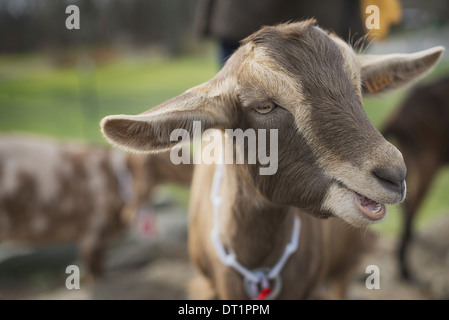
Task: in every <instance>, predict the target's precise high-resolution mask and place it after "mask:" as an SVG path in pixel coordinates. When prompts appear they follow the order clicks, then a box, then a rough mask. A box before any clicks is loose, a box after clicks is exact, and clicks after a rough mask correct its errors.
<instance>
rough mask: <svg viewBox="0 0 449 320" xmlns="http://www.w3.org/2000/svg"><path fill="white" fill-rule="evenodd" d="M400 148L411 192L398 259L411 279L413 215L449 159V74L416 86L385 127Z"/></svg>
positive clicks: (385, 130) (404, 273)
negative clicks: (409, 252) (408, 261)
mask: <svg viewBox="0 0 449 320" xmlns="http://www.w3.org/2000/svg"><path fill="white" fill-rule="evenodd" d="M383 134H384V136H385V137H387V138H389V139H391V140H392V141H393V142H394V143H395V144H397V147H398V148H399V149H400V151H401V152H402V154H403V156H404V160H405V163H406V165H407V168H408V174H407V176H408V178H407V185H408V188H409V196H408V197H407V200H406V201H405V203H404V207H403V208H404V225H403V231H402V237H401V241H400V245H399V252H398V259H399V265H400V271H401V276H402V277H403V278H405V279H409V280H410V279H411V278H412V276H411V273H410V269H409V266H408V263H407V252H408V248H409V246H410V242H411V240H412V227H413V219H414V217H415V216H416V214H417V212H418V209H419V207H420V205H421V203H422V201H423V200H424V198H425V196H426V194H427V191H428V190H429V188H430V186H431V184H432V181H433V180H434V178H435V176H436V173H437V172H438V170H439V169H440V168H441V167H442V166H443V165H445V164H447V163H448V162H449V77H446V78H443V79H440V80H438V81H436V82H433V83H431V84H428V85H422V86H418V87H416V88H415V89H414V90H412V91H411V93H410V94H409V95H408V97H407V98H406V99H405V101H404V102H403V103H402V105H401V106H400V107H399V108H398V111H397V112H396V113H395V114H394V115H393V116H392V118H391V119H390V120H389V121H388V123H387V125H386V126H385V128H384V130H383Z"/></svg>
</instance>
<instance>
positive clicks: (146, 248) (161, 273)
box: [0, 210, 449, 300]
mask: <svg viewBox="0 0 449 320" xmlns="http://www.w3.org/2000/svg"><path fill="white" fill-rule="evenodd" d="M186 221H187V219H186V215H185V213H184V212H182V211H179V210H178V212H173V210H170V212H161V213H160V214H158V227H159V229H161V230H163V233H162V234H159V237H158V239H157V240H155V241H153V242H147V243H144V242H139V241H136V240H135V238H133V237H130V236H128V237H125V238H124V239H121V241H119V242H117V243H116V244H115V245H114V247H113V248H111V249H110V250H109V252H108V257H107V259H106V265H107V272H106V275H105V277H104V279H102V280H101V281H99V282H97V283H96V284H95V285H87V284H85V283H82V284H81V289H80V290H67V289H66V288H65V279H66V276H67V275H66V274H65V273H64V271H65V266H67V265H69V264H74V263H76V262H77V260H76V247H75V246H74V245H68V246H62V247H56V248H55V247H53V248H46V249H40V250H37V251H32V252H31V253H30V252H26V251H25V252H23V253H22V254H21V255H18V256H14V257H13V258H10V259H6V260H5V259H4V260H3V261H0V298H3V299H189V295H188V290H187V288H188V283H189V281H190V280H191V279H192V277H193V276H194V270H193V268H192V266H191V264H190V262H189V259H188V255H187V248H186V238H187V237H186V228H185V226H186ZM447 230H449V214H448V215H447V216H444V217H442V218H440V219H439V220H438V221H435V223H433V224H432V225H430V226H429V227H428V228H426V229H425V230H422V231H421V232H419V233H418V234H417V236H416V238H415V241H414V243H413V247H412V250H411V255H410V258H411V262H412V266H413V270H414V272H415V274H416V276H417V277H418V278H419V284H410V283H405V282H403V281H401V280H399V279H398V277H397V265H396V261H395V260H394V252H395V248H396V239H395V238H393V237H388V236H384V235H381V236H380V237H379V240H378V242H377V245H376V248H375V250H374V251H373V252H372V253H371V254H369V255H367V256H366V258H365V259H364V260H363V262H362V263H361V264H360V268H359V270H358V272H357V273H356V274H355V275H354V279H353V281H352V283H351V285H350V288H349V292H348V298H349V299H355V300H365V299H449V232H448V231H447ZM367 265H377V266H378V267H379V270H380V289H378V290H376V289H372V290H368V289H367V288H366V286H365V279H366V277H367V274H365V268H366V266H367Z"/></svg>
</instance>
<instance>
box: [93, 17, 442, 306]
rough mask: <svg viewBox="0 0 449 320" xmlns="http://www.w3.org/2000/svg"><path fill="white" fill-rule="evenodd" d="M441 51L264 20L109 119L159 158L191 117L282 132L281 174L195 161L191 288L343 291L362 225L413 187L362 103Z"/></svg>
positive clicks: (245, 294) (281, 294)
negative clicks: (135, 108) (159, 95)
mask: <svg viewBox="0 0 449 320" xmlns="http://www.w3.org/2000/svg"><path fill="white" fill-rule="evenodd" d="M442 51H443V49H442V48H441V47H436V48H432V49H429V50H425V51H421V52H417V53H413V54H388V55H361V54H357V53H356V52H354V50H353V49H352V48H351V47H350V46H349V45H348V44H347V43H345V42H344V41H342V40H341V39H339V38H338V37H337V36H335V35H334V34H331V33H328V32H326V31H323V30H322V29H321V28H319V27H318V26H317V25H316V22H314V21H313V20H307V21H302V22H297V23H290V24H281V25H278V26H268V27H264V28H262V29H261V30H259V31H258V32H256V33H255V34H253V35H251V36H250V37H248V38H247V39H245V40H244V41H243V42H242V44H241V46H240V48H239V49H238V50H237V51H236V52H235V53H234V54H233V55H232V56H231V57H230V58H229V60H228V61H227V63H226V64H225V66H224V67H223V68H222V69H221V70H220V71H219V72H218V74H217V75H216V76H215V77H213V78H212V79H211V80H209V81H207V82H206V83H204V84H201V85H199V86H196V87H193V88H191V89H189V90H187V91H186V92H184V93H182V94H180V95H179V96H177V97H175V98H172V99H170V100H168V101H166V102H164V103H162V104H161V105H159V106H157V107H154V108H152V109H150V110H148V111H146V112H144V113H142V114H139V115H111V116H107V117H105V118H104V119H103V120H102V123H101V126H102V131H103V134H104V135H105V137H106V138H107V139H108V140H109V141H111V142H112V143H114V144H116V145H119V146H121V147H123V148H126V149H129V150H134V151H140V152H158V151H162V150H168V149H170V148H172V147H173V146H174V145H176V141H172V140H171V139H170V135H171V132H172V131H173V130H174V129H177V128H182V129H185V130H186V131H187V132H189V133H190V134H192V130H193V126H194V123H193V121H195V120H196V121H201V127H202V130H207V129H210V128H212V129H217V130H219V131H220V132H223V131H224V130H225V129H237V128H240V129H242V130H247V129H254V130H257V129H277V130H278V131H277V132H278V136H279V141H278V146H277V147H278V150H277V151H278V170H277V172H276V174H273V175H260V174H259V169H260V168H261V167H263V166H264V165H263V164H262V163H260V162H259V161H258V162H257V163H256V164H249V163H245V164H226V165H219V164H217V163H216V164H205V163H202V164H199V165H197V166H196V167H195V170H194V176H193V182H192V190H191V202H190V220H189V221H190V223H189V251H190V257H191V261H192V262H193V264H194V265H195V267H196V269H197V271H198V272H199V277H198V278H197V280H195V281H194V285H193V287H192V288H193V290H194V291H193V294H194V295H195V297H197V298H220V299H247V298H253V297H258V298H277V299H302V298H313V297H318V295H319V292H320V291H321V290H322V289H321V288H322V287H323V286H322V284H324V283H326V282H329V283H333V284H335V285H334V286H333V287H334V288H336V291H335V293H336V294H338V297H340V298H342V297H344V293H345V288H346V284H347V283H348V279H349V278H350V275H351V270H352V269H353V267H354V266H355V263H356V262H357V260H358V259H359V257H360V255H361V253H362V252H363V250H364V246H365V245H366V244H367V242H369V239H367V238H365V237H364V236H363V233H364V232H365V231H366V227H367V226H368V225H370V224H372V223H374V222H379V221H381V220H382V218H384V216H385V214H386V207H385V204H397V203H400V202H401V201H403V200H404V197H405V194H406V187H405V182H404V179H405V176H406V167H405V164H404V160H403V158H402V155H401V153H400V152H399V151H398V150H397V149H396V148H395V147H394V146H393V145H392V144H390V143H389V142H387V141H386V140H385V139H384V137H383V136H382V135H381V134H380V132H379V131H378V130H377V129H376V128H375V127H374V126H373V125H372V123H371V122H370V120H369V119H368V117H367V115H366V113H365V112H364V110H363V100H362V97H363V96H364V95H369V94H377V93H384V92H387V91H389V90H391V89H395V88H399V87H402V86H404V85H407V84H408V83H410V82H412V81H413V80H416V79H417V78H419V77H421V76H422V75H424V74H425V73H426V72H428V71H429V70H430V69H431V68H432V67H433V66H434V65H435V64H436V62H437V61H438V59H439V58H440V56H441V53H442ZM267 136H269V134H267ZM225 141H226V139H225ZM210 143H222V142H221V141H219V139H217V141H215V140H213V141H211V142H210ZM228 143H231V142H229V140H228ZM206 147H207V145H206V146H204V148H206ZM217 172H219V173H220V172H221V174H222V176H220V175H218V178H216V177H217ZM214 181H216V182H214ZM213 184H214V187H216V186H219V189H217V188H214V187H213ZM217 190H218V191H217ZM209 195H211V196H212V197H211V198H210V197H209ZM217 199H218V200H221V201H216V202H215V201H214V200H217ZM211 200H212V201H211ZM213 201H214V202H213ZM317 218H321V219H317ZM326 218H331V219H327V220H326ZM298 222H300V224H299V223H298ZM298 224H299V225H300V227H301V228H300V232H298V229H299V228H298ZM217 225H218V226H219V228H217ZM352 226H354V227H359V228H353V227H352ZM292 248H293V249H294V250H292ZM286 253H287V254H286ZM279 266H282V268H279ZM267 270H268V271H267ZM260 280H262V281H260ZM276 288H277V289H276ZM266 289H268V290H266ZM270 290H271V293H270ZM273 292H275V293H276V294H274V295H273V294H272V293H273ZM261 295H262V297H261ZM328 297H337V296H328Z"/></svg>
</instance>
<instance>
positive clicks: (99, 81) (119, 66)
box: [0, 53, 449, 233]
mask: <svg viewBox="0 0 449 320" xmlns="http://www.w3.org/2000/svg"><path fill="white" fill-rule="evenodd" d="M217 69H218V65H217V62H216V56H215V55H214V54H211V53H209V54H206V55H197V56H185V57H181V58H176V59H169V58H154V57H153V58H145V57H127V58H125V59H121V60H118V61H115V62H113V63H111V64H109V65H107V66H99V67H96V68H93V67H92V64H91V62H89V61H84V62H83V60H81V61H80V63H78V67H72V68H64V69H56V68H52V67H50V66H49V64H48V63H47V62H46V59H45V58H43V57H41V56H37V55H23V56H3V57H0V131H2V132H31V133H38V134H41V135H48V136H53V137H57V138H60V139H76V140H80V141H87V142H90V143H94V144H103V145H105V144H106V141H105V140H104V138H103V137H102V136H101V134H100V131H99V121H100V119H101V118H102V117H103V116H105V115H109V114H120V113H126V114H136V113H140V112H143V111H146V110H147V109H149V108H151V107H153V106H156V105H158V104H159V103H161V102H163V101H165V100H167V99H169V98H171V97H173V96H175V95H178V94H179V93H181V92H183V91H184V90H186V89H188V88H190V87H192V86H194V85H197V84H200V83H202V82H204V81H207V80H208V79H210V78H211V77H212V76H213V75H214V74H215V73H216V71H217ZM443 74H449V63H448V62H445V63H440V64H439V66H438V68H437V69H436V70H435V71H434V72H432V73H431V74H430V75H429V76H428V77H426V79H425V80H424V81H430V80H432V79H435V78H438V77H439V76H442V75H443ZM405 93H406V91H405V90H401V91H397V92H394V93H391V94H388V95H385V96H383V97H381V98H371V99H365V109H366V112H367V114H368V116H369V118H370V119H371V121H372V122H373V124H374V125H375V126H377V127H381V125H382V123H383V122H384V121H385V120H386V119H387V118H388V116H389V115H390V114H391V113H392V112H393V111H394V109H395V107H396V106H397V105H398V104H399V102H400V101H401V100H402V99H403V97H404V95H405ZM448 190H449V169H445V170H443V171H442V172H441V173H440V174H439V176H438V178H437V180H436V182H435V183H434V185H433V187H432V190H431V191H430V193H429V196H428V197H427V199H426V201H425V203H424V205H423V206H422V208H421V212H420V214H419V216H418V219H417V225H418V226H419V227H422V226H423V225H425V224H427V223H429V222H430V221H431V220H432V219H433V218H435V217H436V216H438V215H441V214H443V213H445V212H447V211H449V197H447V194H448ZM166 191H167V192H168V193H171V195H172V196H173V198H174V199H175V200H176V201H178V202H180V203H181V204H182V205H186V203H187V199H188V194H186V191H185V189H184V190H183V189H180V188H178V187H175V186H173V185H168V186H167V187H166ZM401 218H402V215H401V213H400V210H399V207H398V206H395V207H391V206H390V207H389V214H388V216H387V219H386V220H384V221H383V222H382V223H380V224H377V225H375V226H374V228H375V229H376V230H379V231H381V232H387V233H397V232H398V231H399V228H400V223H401Z"/></svg>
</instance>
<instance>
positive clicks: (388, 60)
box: [358, 46, 444, 95]
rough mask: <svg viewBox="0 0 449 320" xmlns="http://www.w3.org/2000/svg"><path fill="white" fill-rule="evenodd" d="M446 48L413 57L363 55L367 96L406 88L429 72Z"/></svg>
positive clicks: (362, 66) (362, 73)
mask: <svg viewBox="0 0 449 320" xmlns="http://www.w3.org/2000/svg"><path fill="white" fill-rule="evenodd" d="M443 51H444V47H441V46H438V47H434V48H431V49H427V50H423V51H419V52H415V53H409V54H386V55H359V56H358V58H359V62H360V66H361V78H362V91H363V95H374V94H378V93H385V92H388V91H390V90H393V89H397V88H400V87H403V86H405V85H407V84H409V83H411V82H413V81H415V80H417V79H419V78H420V77H422V76H424V75H425V74H426V73H427V72H429V71H430V70H431V69H432V68H433V66H435V64H436V63H437V62H438V60H439V59H440V57H441V55H442V53H443Z"/></svg>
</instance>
